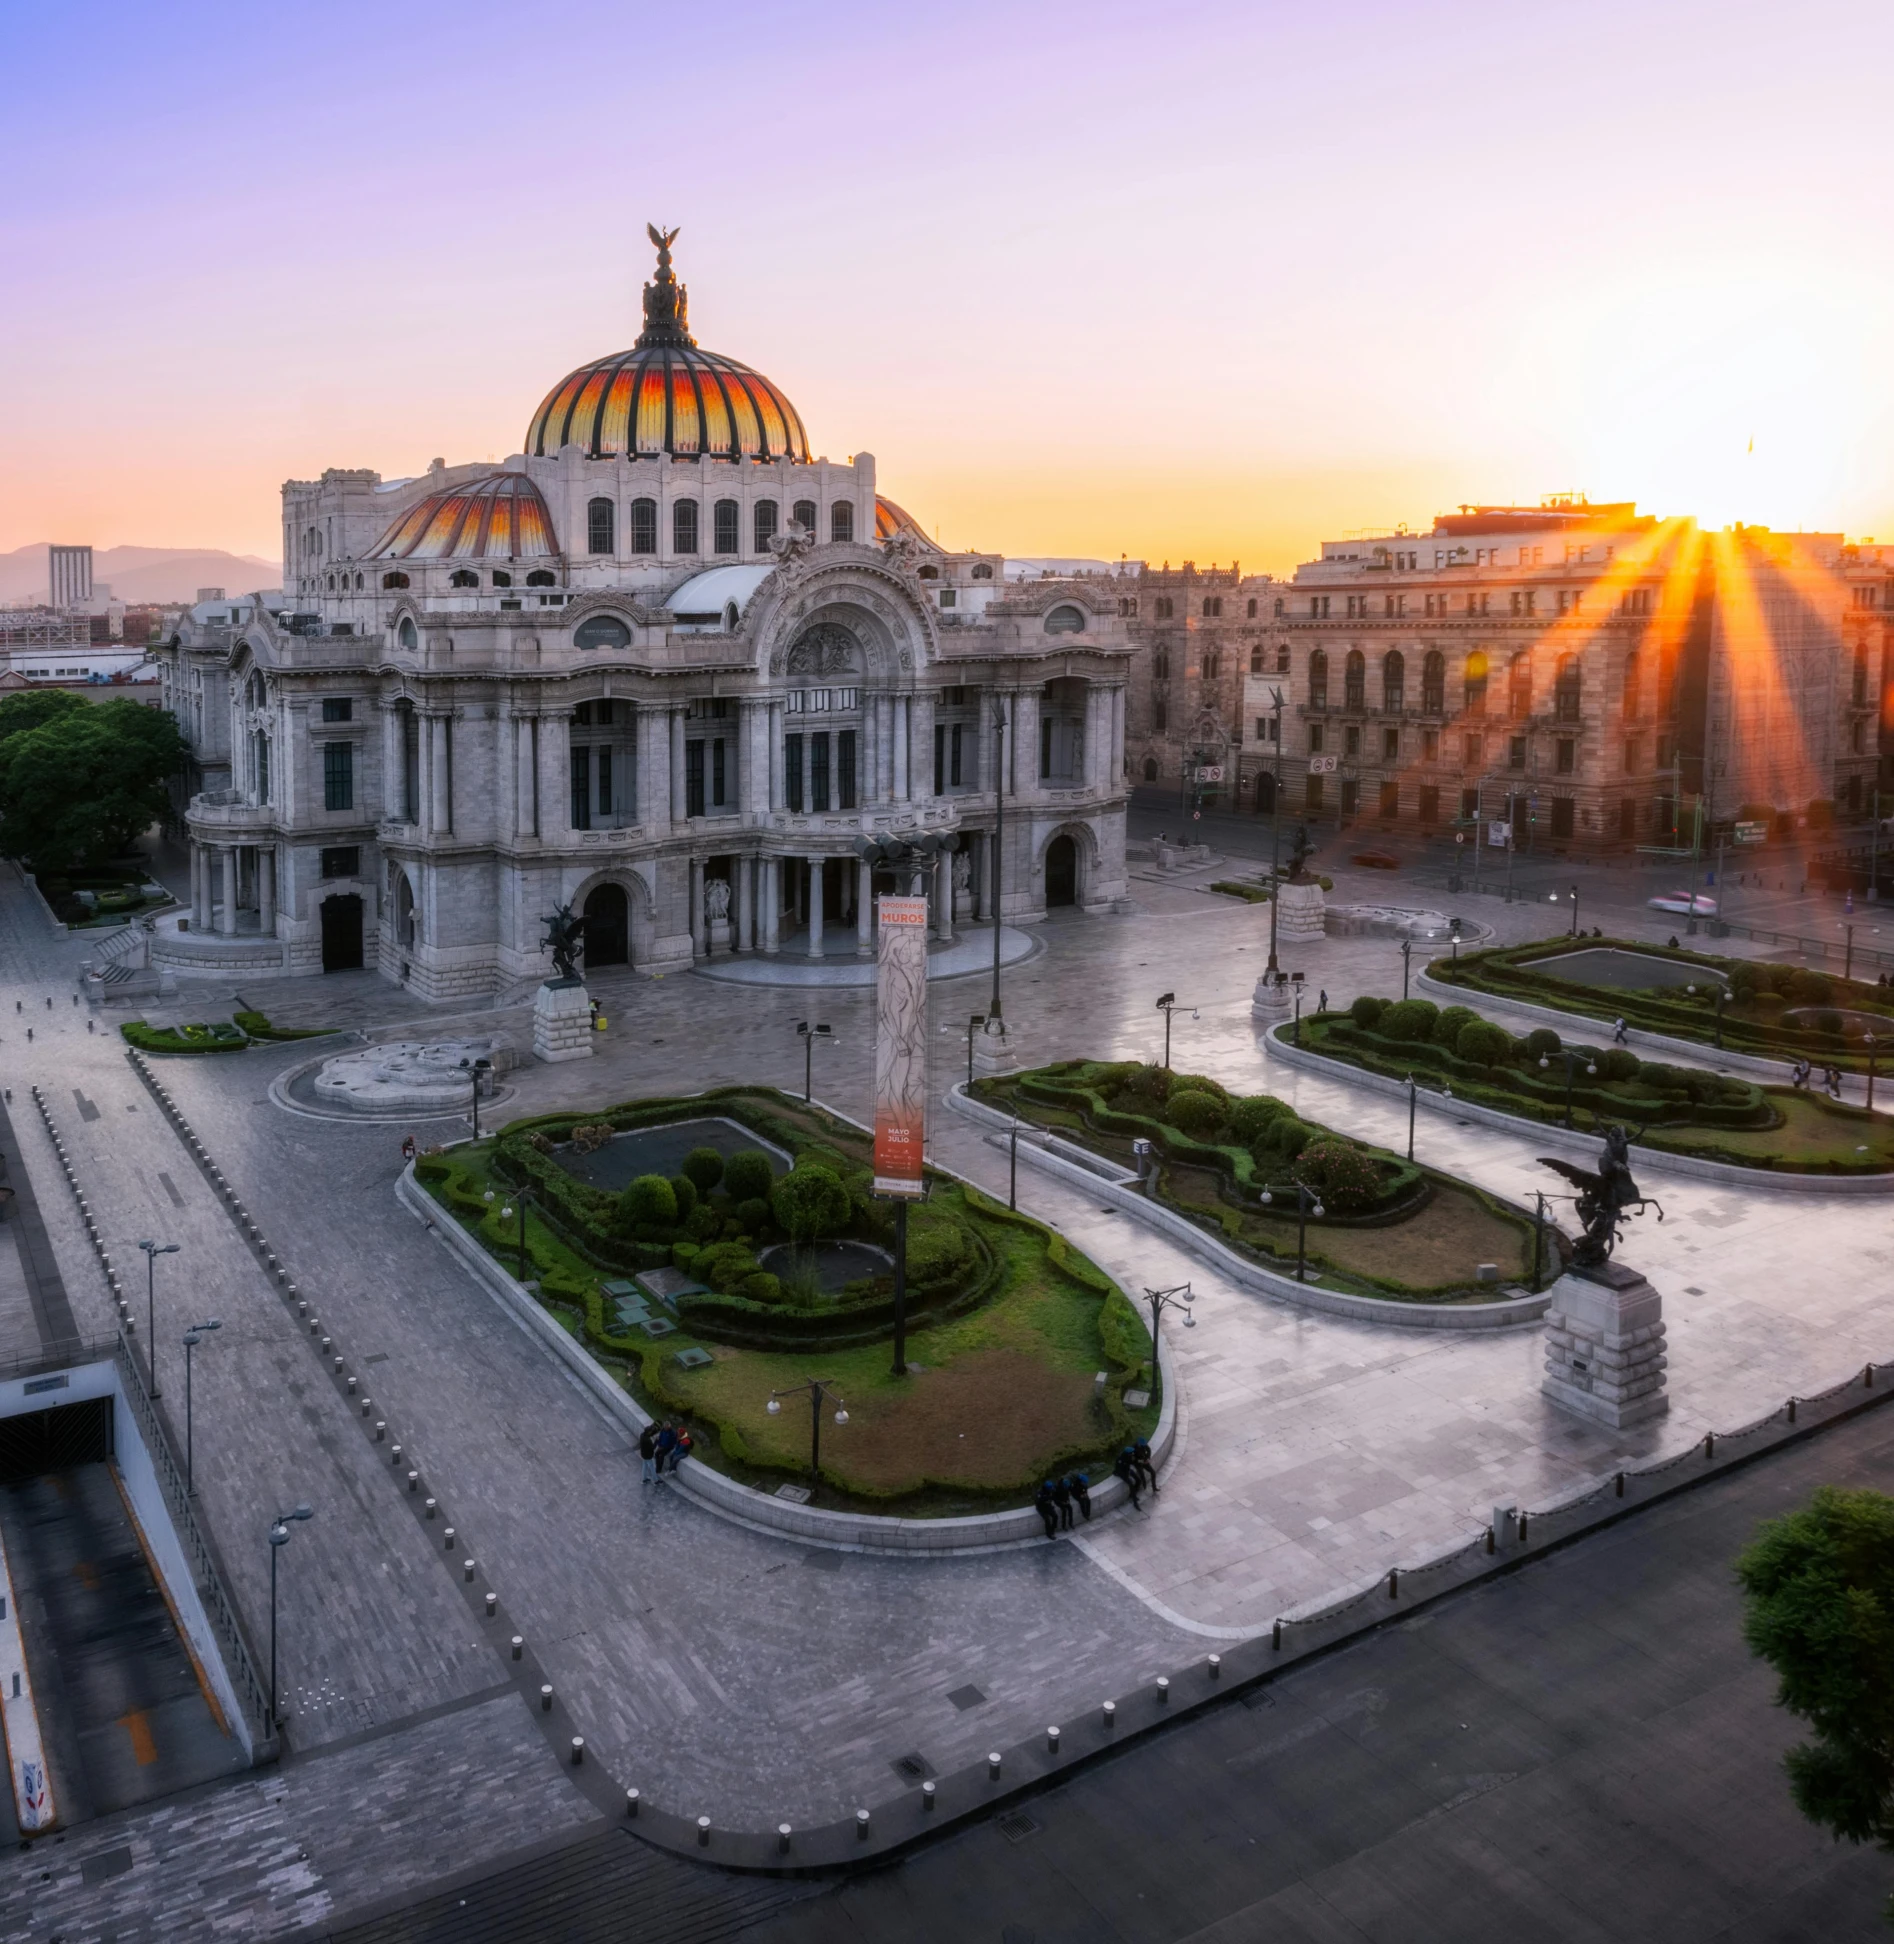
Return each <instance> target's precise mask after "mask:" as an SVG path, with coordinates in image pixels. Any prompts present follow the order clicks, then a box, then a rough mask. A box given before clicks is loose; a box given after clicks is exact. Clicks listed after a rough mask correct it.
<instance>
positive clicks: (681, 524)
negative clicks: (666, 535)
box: [671, 500, 697, 554]
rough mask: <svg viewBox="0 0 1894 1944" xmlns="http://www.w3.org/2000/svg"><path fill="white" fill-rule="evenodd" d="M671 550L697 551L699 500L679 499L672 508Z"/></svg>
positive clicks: (680, 551)
mask: <svg viewBox="0 0 1894 1944" xmlns="http://www.w3.org/2000/svg"><path fill="white" fill-rule="evenodd" d="M671 551H672V552H673V553H681V554H694V553H695V552H696V551H697V502H696V501H695V500H679V501H678V502H677V503H676V504H675V505H674V506H673V507H672V508H671Z"/></svg>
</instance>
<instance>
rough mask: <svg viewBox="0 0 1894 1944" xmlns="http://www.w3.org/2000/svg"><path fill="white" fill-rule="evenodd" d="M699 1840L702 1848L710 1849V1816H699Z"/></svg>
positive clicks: (699, 1845)
mask: <svg viewBox="0 0 1894 1944" xmlns="http://www.w3.org/2000/svg"><path fill="white" fill-rule="evenodd" d="M697 1842H698V1847H699V1848H701V1849H708V1848H709V1847H710V1818H709V1817H708V1816H699V1817H698V1818H697Z"/></svg>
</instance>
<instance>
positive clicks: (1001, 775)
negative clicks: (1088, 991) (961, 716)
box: [986, 695, 1006, 1032]
mask: <svg viewBox="0 0 1894 1944" xmlns="http://www.w3.org/2000/svg"><path fill="white" fill-rule="evenodd" d="M1005 859H1006V704H1005V702H1003V701H1002V700H1001V699H1000V697H998V696H997V695H996V696H995V697H994V698H993V997H992V998H991V999H990V1000H988V1002H987V1009H986V1010H987V1016H988V1018H989V1019H991V1020H992V1021H993V1022H994V1023H995V1024H996V1025H998V1026H999V1028H1000V1030H1001V1031H1002V1032H1004V1031H1005V1030H1006V1026H1005V1019H1004V1015H1003V1014H1002V1013H1001V1011H1000V873H1001V871H1002V870H1003V869H1004V866H1005Z"/></svg>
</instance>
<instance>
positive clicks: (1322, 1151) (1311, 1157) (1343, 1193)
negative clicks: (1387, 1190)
mask: <svg viewBox="0 0 1894 1944" xmlns="http://www.w3.org/2000/svg"><path fill="white" fill-rule="evenodd" d="M1294 1173H1295V1178H1296V1180H1297V1181H1299V1182H1301V1183H1302V1184H1303V1186H1304V1187H1306V1188H1312V1189H1314V1190H1315V1192H1316V1193H1317V1194H1318V1195H1320V1196H1321V1198H1322V1206H1323V1208H1324V1209H1325V1210H1327V1212H1328V1213H1330V1214H1332V1215H1357V1214H1359V1213H1360V1212H1361V1211H1362V1210H1363V1209H1364V1208H1372V1207H1373V1206H1374V1205H1375V1203H1376V1201H1378V1200H1379V1199H1380V1195H1381V1177H1380V1175H1379V1173H1378V1172H1377V1170H1376V1168H1375V1165H1374V1163H1373V1162H1372V1161H1371V1160H1370V1159H1369V1158H1368V1156H1367V1155H1365V1154H1363V1153H1362V1151H1361V1150H1360V1148H1357V1147H1350V1146H1349V1145H1348V1143H1347V1142H1346V1141H1337V1140H1331V1139H1323V1140H1319V1141H1311V1142H1310V1143H1309V1144H1308V1146H1307V1147H1305V1148H1304V1149H1303V1150H1302V1153H1301V1156H1300V1158H1299V1159H1298V1160H1297V1162H1296V1165H1295V1170H1294Z"/></svg>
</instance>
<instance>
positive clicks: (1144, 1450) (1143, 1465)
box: [1131, 1438, 1157, 1493]
mask: <svg viewBox="0 0 1894 1944" xmlns="http://www.w3.org/2000/svg"><path fill="white" fill-rule="evenodd" d="M1131 1458H1132V1462H1133V1463H1134V1464H1135V1465H1136V1466H1137V1468H1138V1470H1139V1472H1140V1473H1141V1474H1142V1476H1143V1478H1144V1482H1145V1483H1146V1484H1147V1485H1148V1486H1150V1488H1151V1490H1152V1491H1153V1492H1154V1493H1155V1492H1156V1490H1157V1466H1156V1465H1155V1464H1153V1463H1152V1461H1151V1447H1150V1445H1149V1444H1148V1443H1147V1442H1146V1441H1145V1440H1144V1439H1143V1438H1140V1439H1139V1440H1138V1441H1137V1443H1136V1444H1134V1445H1133V1446H1132V1447H1131Z"/></svg>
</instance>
